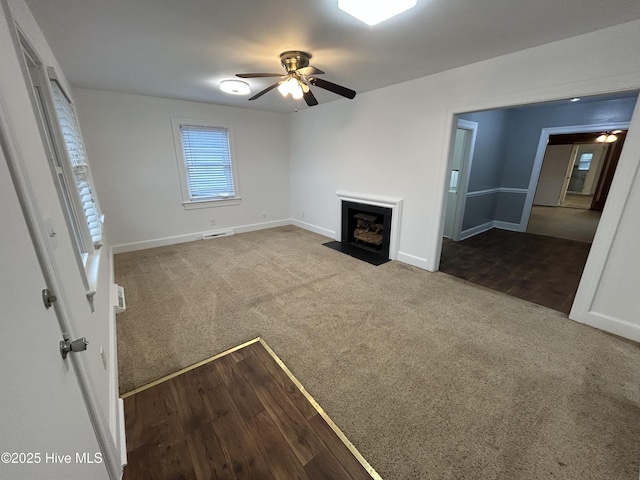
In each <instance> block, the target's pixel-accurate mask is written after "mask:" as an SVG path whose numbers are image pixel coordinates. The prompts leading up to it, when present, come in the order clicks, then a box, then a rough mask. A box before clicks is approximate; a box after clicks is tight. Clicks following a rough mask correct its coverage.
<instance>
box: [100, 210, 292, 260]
mask: <svg viewBox="0 0 640 480" xmlns="http://www.w3.org/2000/svg"><path fill="white" fill-rule="evenodd" d="M285 225H291V220H290V219H288V218H287V219H284V220H275V221H273V222H263V223H254V224H251V225H239V226H237V227H231V228H224V229H221V230H220V231H227V230H233V231H234V232H235V233H246V232H253V231H256V230H264V229H266V228H274V227H283V226H285ZM212 232H215V231H208V232H195V233H187V234H184V235H174V236H172V237H164V238H154V239H152V240H144V241H141V242H132V243H123V244H121V245H114V246H112V247H111V251H112V253H113V254H114V255H115V254H118V253H126V252H135V251H136V250H146V249H148V248H155V247H164V246H166V245H175V244H178V243H186V242H193V241H195V240H202V235H203V234H205V233H212Z"/></svg>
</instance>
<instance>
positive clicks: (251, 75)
mask: <svg viewBox="0 0 640 480" xmlns="http://www.w3.org/2000/svg"><path fill="white" fill-rule="evenodd" d="M236 77H240V78H261V77H282V73H236Z"/></svg>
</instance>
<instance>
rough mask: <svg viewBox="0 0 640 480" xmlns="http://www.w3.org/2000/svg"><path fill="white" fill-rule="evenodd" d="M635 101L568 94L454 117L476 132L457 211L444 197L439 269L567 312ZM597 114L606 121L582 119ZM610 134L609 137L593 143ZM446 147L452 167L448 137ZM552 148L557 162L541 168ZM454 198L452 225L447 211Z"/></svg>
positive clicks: (632, 96) (633, 97)
mask: <svg viewBox="0 0 640 480" xmlns="http://www.w3.org/2000/svg"><path fill="white" fill-rule="evenodd" d="M637 97H638V92H637V91H634V92H623V93H620V94H616V95H613V94H612V95H606V96H596V97H589V98H585V99H583V102H584V103H582V102H581V105H576V104H574V103H571V102H569V100H566V101H554V102H547V103H542V104H536V105H528V106H521V107H512V108H503V109H495V110H489V111H482V112H470V113H466V114H460V115H458V116H457V117H456V121H458V120H464V121H472V122H476V123H477V124H478V126H479V128H478V131H477V133H478V135H477V138H476V142H475V148H474V154H473V156H472V158H471V159H470V160H469V162H468V166H469V171H468V178H467V179H464V181H465V182H466V191H465V192H464V194H462V195H460V198H455V199H454V202H455V203H456V209H454V208H453V207H452V202H451V201H450V200H451V199H452V196H451V194H452V192H450V191H449V192H447V193H446V194H445V195H446V201H445V207H444V209H443V213H442V214H443V216H444V225H445V229H444V231H443V236H444V237H445V238H443V240H442V242H443V243H442V250H441V258H440V270H441V271H442V272H444V273H448V274H451V275H454V276H457V277H460V278H463V279H465V280H468V281H471V282H473V283H477V284H480V285H483V286H485V287H488V288H492V289H495V290H499V291H502V292H504V293H507V294H510V295H513V296H517V297H519V298H523V299H526V300H529V301H531V302H534V303H538V304H541V305H545V306H547V307H549V308H553V309H555V310H558V311H561V312H564V313H566V314H569V312H570V310H571V307H572V304H573V299H574V298H575V293H576V291H577V289H578V285H579V283H580V280H581V277H582V271H583V269H584V265H585V263H586V260H587V257H588V255H589V250H590V247H591V242H592V241H593V238H594V234H595V230H596V227H597V224H598V221H599V218H600V213H601V211H602V209H603V207H604V204H605V202H606V198H607V195H608V193H609V189H610V187H611V182H612V180H613V176H614V173H615V167H616V165H617V159H618V158H619V156H620V152H621V151H622V146H623V144H624V139H625V136H626V129H627V128H628V126H629V122H630V120H631V116H632V114H633V110H634V107H635V104H636V101H637ZM604 112H606V118H608V119H609V121H608V122H607V123H595V122H593V123H591V124H589V123H588V122H586V121H585V120H587V121H588V120H590V119H599V118H604V116H605V115H603V113H604ZM613 131H617V132H616V134H615V135H616V139H615V141H613V140H612V141H610V142H609V143H608V144H607V145H605V144H606V143H607V142H602V141H597V140H596V139H597V138H598V137H601V136H602V135H603V134H604V135H605V136H604V137H603V138H607V136H608V135H611V134H612V132H613ZM454 135H455V134H454ZM567 142H570V143H567ZM451 145H452V147H451V150H450V151H451V157H450V159H449V162H450V170H454V169H455V168H454V167H455V166H456V164H455V163H454V155H453V153H454V150H455V138H452V141H451ZM548 149H549V152H552V153H551V154H549V152H548V151H547V150H548ZM554 150H556V151H555V152H554ZM559 151H562V155H560V154H559ZM554 153H555V154H556V157H557V158H561V160H558V159H556V160H555V163H553V162H550V163H549V165H548V166H547V167H549V166H551V167H549V168H547V167H545V166H544V163H546V161H547V160H546V159H545V157H546V156H547V154H549V155H551V156H553V154H554ZM543 161H544V162H543ZM462 168H464V167H462ZM451 177H453V175H452V176H451ZM463 187H465V185H463V186H459V187H458V189H457V191H458V192H460V193H461V192H462V190H463ZM450 190H451V189H450ZM544 202H546V204H544ZM458 203H462V204H463V205H462V206H461V207H460V211H461V212H462V213H461V218H460V222H459V224H455V223H453V222H451V220H450V215H451V212H452V211H454V212H455V211H456V210H457V208H458V206H457V204H458ZM541 212H543V213H544V214H541ZM558 212H562V213H563V214H564V216H562V215H558ZM548 213H553V214H554V215H556V216H557V217H559V218H557V219H553V218H551V217H550V215H548ZM586 217H590V218H589V219H588V220H587V219H586ZM581 222H582V223H584V224H589V226H585V225H581ZM456 229H457V230H456ZM581 230H584V231H589V232H590V233H588V234H585V233H584V232H583V233H582V236H580V231H581Z"/></svg>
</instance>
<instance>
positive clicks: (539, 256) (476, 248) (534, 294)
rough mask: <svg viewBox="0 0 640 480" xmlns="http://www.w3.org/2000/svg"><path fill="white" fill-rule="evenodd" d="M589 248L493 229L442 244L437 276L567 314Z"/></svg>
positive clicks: (539, 236)
mask: <svg viewBox="0 0 640 480" xmlns="http://www.w3.org/2000/svg"><path fill="white" fill-rule="evenodd" d="M590 248H591V244H590V243H585V242H577V241H574V240H565V239H562V238H553V237H547V236H543V235H534V234H531V233H522V232H510V231H506V230H500V229H496V228H494V229H492V230H489V231H487V232H484V233H481V234H479V235H475V236H473V237H471V238H468V239H466V240H463V241H460V242H453V241H451V240H447V239H445V240H444V241H443V244H442V257H441V260H440V271H442V272H444V273H447V274H449V275H453V276H455V277H458V278H462V279H464V280H468V281H469V282H472V283H475V284H477V285H481V286H483V287H487V288H490V289H492V290H498V291H500V292H503V293H506V294H508V295H512V296H514V297H518V298H522V299H524V300H528V301H530V302H533V303H537V304H538V305H544V306H545V307H549V308H552V309H554V310H558V311H560V312H564V313H567V314H568V313H569V311H570V310H571V305H572V304H573V300H574V298H575V294H576V291H577V289H578V284H579V282H580V277H581V276H582V271H583V270H584V265H585V263H586V261H587V256H588V255H589V249H590Z"/></svg>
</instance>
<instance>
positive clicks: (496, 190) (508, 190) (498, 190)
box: [467, 187, 529, 198]
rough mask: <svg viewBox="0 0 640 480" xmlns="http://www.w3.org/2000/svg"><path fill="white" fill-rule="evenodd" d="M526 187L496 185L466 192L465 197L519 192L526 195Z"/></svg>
mask: <svg viewBox="0 0 640 480" xmlns="http://www.w3.org/2000/svg"><path fill="white" fill-rule="evenodd" d="M528 191H529V190H527V189H526V188H511V187H496V188H488V189H486V190H476V191H474V192H469V193H467V198H470V197H480V196H481V195H491V194H493V193H519V194H522V195H526V194H527V192H528Z"/></svg>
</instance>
